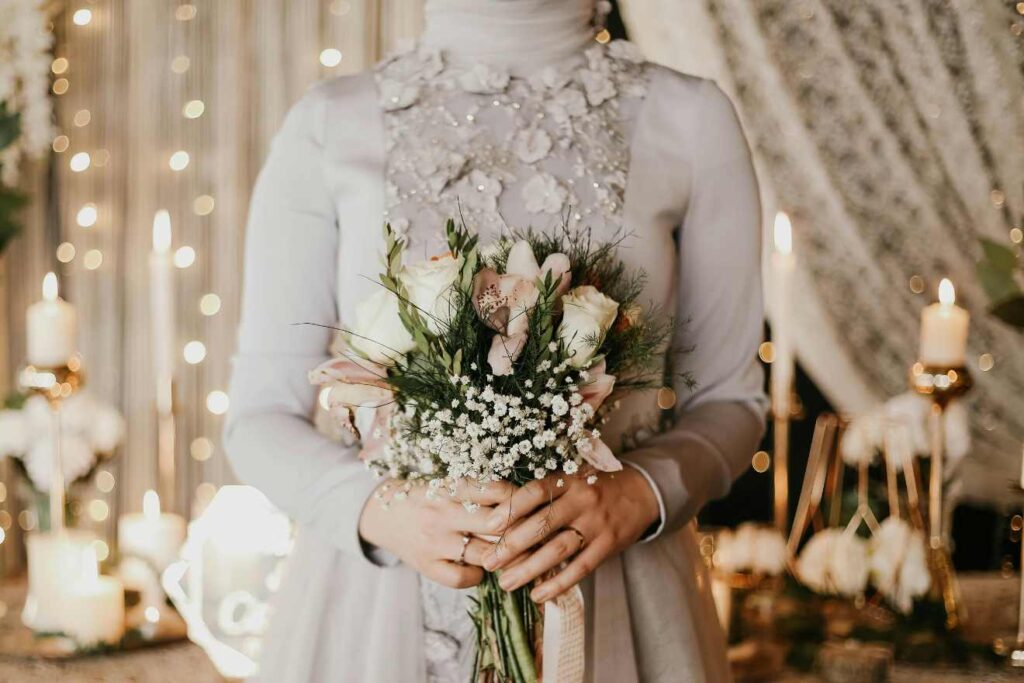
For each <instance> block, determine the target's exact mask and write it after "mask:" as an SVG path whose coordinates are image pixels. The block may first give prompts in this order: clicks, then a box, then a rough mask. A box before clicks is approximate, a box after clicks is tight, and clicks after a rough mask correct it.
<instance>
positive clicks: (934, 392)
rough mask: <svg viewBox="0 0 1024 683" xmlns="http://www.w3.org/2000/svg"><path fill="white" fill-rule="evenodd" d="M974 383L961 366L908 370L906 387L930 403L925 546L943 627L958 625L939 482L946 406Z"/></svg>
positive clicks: (956, 593) (957, 602) (922, 366)
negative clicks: (939, 599) (939, 595)
mask: <svg viewBox="0 0 1024 683" xmlns="http://www.w3.org/2000/svg"><path fill="white" fill-rule="evenodd" d="M973 384H974V382H973V381H972V380H971V375H970V373H969V372H968V370H967V368H966V367H964V366H957V367H944V366H934V365H925V364H924V363H920V362H918V363H915V364H914V366H913V367H912V368H911V370H910V386H911V388H912V389H913V390H914V391H916V392H917V393H918V394H920V395H922V396H925V397H926V398H928V399H930V400H931V402H932V405H931V411H930V413H929V415H928V431H929V442H930V443H929V450H930V453H931V467H930V473H929V483H928V536H929V539H928V546H929V555H930V558H931V561H932V566H933V569H934V570H935V576H936V578H937V579H938V584H939V589H940V591H941V593H942V602H943V604H944V606H945V608H946V627H947V628H949V629H954V628H956V627H958V626H959V625H960V624H961V622H962V620H963V616H962V615H961V613H960V589H959V586H958V584H957V581H956V574H955V573H954V572H953V563H952V560H951V559H950V557H949V547H948V544H947V542H946V533H945V529H944V524H943V507H942V503H943V495H942V493H943V483H944V469H945V462H944V461H945V450H946V444H945V436H946V419H945V414H946V408H947V407H948V406H949V403H950V401H952V400H954V399H956V398H960V397H961V396H963V395H964V394H966V393H967V392H968V391H970V389H971V387H972V386H973Z"/></svg>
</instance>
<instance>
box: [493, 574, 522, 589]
mask: <svg viewBox="0 0 1024 683" xmlns="http://www.w3.org/2000/svg"><path fill="white" fill-rule="evenodd" d="M498 585H499V586H501V588H502V590H506V591H511V590H515V589H516V587H517V586H518V585H519V582H518V581H516V576H515V574H508V573H505V574H502V575H501V578H500V579H498Z"/></svg>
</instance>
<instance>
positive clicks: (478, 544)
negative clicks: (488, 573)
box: [445, 534, 494, 567]
mask: <svg viewBox="0 0 1024 683" xmlns="http://www.w3.org/2000/svg"><path fill="white" fill-rule="evenodd" d="M465 539H469V541H468V542H466V541H465ZM450 545H451V552H449V553H448V555H449V556H450V557H447V558H445V559H451V560H452V561H454V562H459V561H462V562H463V563H465V564H471V565H473V566H475V567H482V566H483V565H484V556H485V555H486V554H487V553H489V552H490V551H491V548H493V547H494V545H493V544H492V543H488V542H487V541H485V540H483V539H480V538H477V537H476V536H471V535H469V534H466V535H464V536H461V535H460V536H457V537H456V539H455V540H454V541H453V542H452V543H451V544H450ZM463 548H465V549H466V552H464V553H463V552H462V549H463Z"/></svg>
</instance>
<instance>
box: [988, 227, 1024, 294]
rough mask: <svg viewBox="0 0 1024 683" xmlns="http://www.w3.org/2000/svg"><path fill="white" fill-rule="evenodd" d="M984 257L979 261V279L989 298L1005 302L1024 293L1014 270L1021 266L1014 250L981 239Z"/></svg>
mask: <svg viewBox="0 0 1024 683" xmlns="http://www.w3.org/2000/svg"><path fill="white" fill-rule="evenodd" d="M981 247H982V250H983V251H984V258H983V259H982V260H981V261H980V262H979V263H978V279H979V280H980V281H981V286H982V288H983V289H984V290H985V293H986V294H987V295H988V297H989V299H991V300H992V301H995V302H1003V301H1006V300H1009V299H1012V298H1014V297H1016V296H1019V295H1020V294H1022V292H1021V288H1020V285H1019V284H1018V283H1017V280H1016V277H1015V274H1014V271H1015V270H1016V269H1017V268H1019V267H1020V266H1019V264H1018V263H1017V256H1016V255H1015V254H1014V253H1013V250H1012V249H1011V248H1009V247H1007V246H1005V245H1003V244H1000V243H998V242H993V241H992V240H987V239H983V240H981Z"/></svg>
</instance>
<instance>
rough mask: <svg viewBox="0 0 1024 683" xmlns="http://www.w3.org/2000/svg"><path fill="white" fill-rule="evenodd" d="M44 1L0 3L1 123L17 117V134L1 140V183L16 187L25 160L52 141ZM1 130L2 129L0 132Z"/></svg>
mask: <svg viewBox="0 0 1024 683" xmlns="http://www.w3.org/2000/svg"><path fill="white" fill-rule="evenodd" d="M44 5H45V3H44V2H43V1H42V0H0V124H3V123H6V122H7V121H10V120H11V117H15V116H16V117H17V127H16V133H17V134H16V135H15V137H14V139H13V141H12V142H11V143H10V144H7V145H6V146H4V145H3V144H2V140H0V183H2V184H4V185H8V186H14V185H15V184H16V183H17V182H18V167H19V164H20V161H21V159H22V158H23V157H25V156H37V155H39V154H41V153H42V152H43V151H45V150H46V149H47V148H48V147H49V145H50V140H52V138H53V123H52V104H51V102H50V61H51V57H50V46H51V44H52V41H53V36H52V34H50V33H49V32H48V31H47V30H46V23H47V16H46V13H45V11H44ZM0 132H2V131H0Z"/></svg>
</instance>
